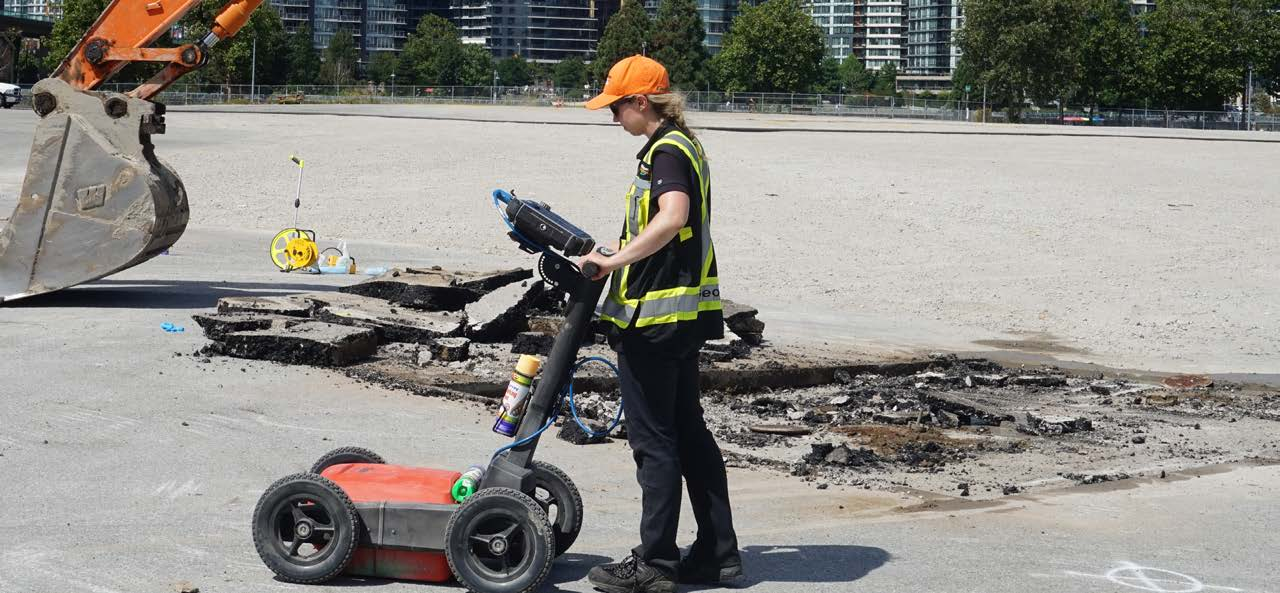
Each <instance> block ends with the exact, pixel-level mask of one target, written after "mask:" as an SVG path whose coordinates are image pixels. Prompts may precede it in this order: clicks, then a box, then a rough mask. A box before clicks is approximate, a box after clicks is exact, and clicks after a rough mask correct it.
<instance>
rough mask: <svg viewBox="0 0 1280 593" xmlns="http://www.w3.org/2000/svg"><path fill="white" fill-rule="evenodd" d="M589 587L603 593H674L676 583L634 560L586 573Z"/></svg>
mask: <svg viewBox="0 0 1280 593" xmlns="http://www.w3.org/2000/svg"><path fill="white" fill-rule="evenodd" d="M587 580H588V581H591V585H592V586H593V587H595V588H597V589H599V590H601V591H604V592H605V593H675V590H676V582H675V580H674V579H672V578H671V577H670V576H668V575H667V574H666V573H664V572H662V571H661V570H658V569H656V568H654V567H652V566H649V565H648V564H645V563H644V562H641V561H640V559H639V558H636V556H635V554H632V555H630V556H627V558H626V560H623V561H622V562H618V563H616V564H601V565H599V566H596V567H594V568H592V569H591V571H590V572H588V573H587Z"/></svg>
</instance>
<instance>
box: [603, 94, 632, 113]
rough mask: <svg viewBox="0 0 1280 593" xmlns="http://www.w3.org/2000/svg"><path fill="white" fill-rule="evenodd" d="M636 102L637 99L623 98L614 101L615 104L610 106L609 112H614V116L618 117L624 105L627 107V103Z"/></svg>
mask: <svg viewBox="0 0 1280 593" xmlns="http://www.w3.org/2000/svg"><path fill="white" fill-rule="evenodd" d="M635 100H636V98H635V97H623V98H621V99H618V100H617V101H614V102H613V103H610V104H609V111H612V112H613V115H614V116H615V117H616V116H617V115H618V108H619V107H622V106H623V105H626V104H627V103H630V102H632V101H635Z"/></svg>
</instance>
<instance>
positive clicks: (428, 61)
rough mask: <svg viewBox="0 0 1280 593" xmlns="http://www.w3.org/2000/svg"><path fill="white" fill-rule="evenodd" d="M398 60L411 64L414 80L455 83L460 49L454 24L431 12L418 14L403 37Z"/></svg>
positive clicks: (461, 55) (459, 73)
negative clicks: (406, 38) (418, 17)
mask: <svg viewBox="0 0 1280 593" xmlns="http://www.w3.org/2000/svg"><path fill="white" fill-rule="evenodd" d="M400 61H401V62H404V63H408V64H410V65H411V66H412V67H411V69H410V70H411V73H412V76H411V78H412V79H413V80H414V82H417V83H418V84H440V85H453V84H459V83H460V82H461V80H462V71H463V62H464V53H463V47H462V39H461V38H460V37H459V36H458V28H457V27H455V26H453V23H450V22H449V21H448V20H446V19H444V18H442V17H440V16H437V15H434V14H429V15H426V16H424V17H422V20H420V21H418V29H417V30H416V31H414V32H413V33H412V34H410V35H409V39H408V40H407V41H405V44H404V51H403V52H401V54H400ZM406 82H408V81H406Z"/></svg>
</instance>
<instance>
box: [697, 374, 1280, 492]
mask: <svg viewBox="0 0 1280 593" xmlns="http://www.w3.org/2000/svg"><path fill="white" fill-rule="evenodd" d="M836 379H837V380H836V382H834V383H832V384H829V385H823V386H817V387H808V388H798V389H778V390H766V391H764V392H756V393H726V392H716V393H708V394H705V395H704V407H705V408H706V410H707V417H708V422H709V425H710V426H711V428H712V430H713V432H715V433H716V435H717V437H718V438H719V440H720V441H721V443H722V444H724V448H725V455H726V459H727V462H728V463H729V464H730V465H731V466H737V467H753V468H757V467H767V468H772V469H775V470H778V471H782V472H787V473H789V474H791V475H794V476H798V477H800V478H801V479H803V480H805V481H808V482H812V483H813V484H815V485H816V486H817V487H818V488H823V489H825V488H828V487H830V485H832V484H839V485H848V486H861V487H864V488H873V487H875V488H884V487H891V488H892V487H903V488H908V489H917V490H925V491H931V492H938V493H947V494H949V495H955V496H964V497H968V496H975V497H978V496H1004V495H1012V494H1019V493H1022V492H1025V491H1027V490H1030V489H1036V488H1041V487H1052V486H1061V485H1070V484H1099V483H1104V482H1113V481H1117V480H1127V479H1130V478H1135V477H1145V476H1146V474H1147V473H1149V472H1148V470H1150V469H1151V468H1152V467H1169V468H1177V467H1193V466H1201V465H1206V464H1211V463H1215V462H1223V461H1230V460H1239V459H1245V458H1253V457H1268V458H1272V457H1280V450H1277V448H1276V447H1275V444H1274V443H1273V442H1272V444H1270V445H1268V442H1269V441H1273V439H1270V438H1269V437H1268V436H1267V434H1268V431H1270V430H1274V428H1273V425H1271V424H1270V422H1261V423H1258V421H1265V420H1271V421H1274V420H1276V419H1280V393H1276V392H1274V391H1271V392H1266V391H1263V392H1252V393H1246V392H1247V391H1248V390H1247V389H1242V388H1241V387H1240V386H1234V385H1218V386H1214V385H1213V384H1212V383H1211V382H1210V383H1205V382H1203V381H1200V382H1197V383H1196V384H1195V385H1183V384H1179V383H1178V382H1177V381H1176V380H1175V381H1168V380H1166V381H1167V383H1162V382H1155V383H1146V382H1137V381H1130V380H1126V379H1116V378H1112V379H1105V378H1102V377H1100V376H1093V377H1081V376H1073V375H1069V374H1067V373H1064V372H1062V371H1060V370H1058V369H1055V368H1052V367H1044V368H1034V369H1012V368H1006V367H1002V366H1001V365H999V364H996V363H993V362H991V361H987V360H974V359H960V358H957V357H955V356H936V357H935V358H934V360H933V363H932V364H931V365H930V366H929V367H928V368H925V369H924V370H920V371H917V372H911V373H905V374H898V375H882V374H873V373H865V374H858V375H851V374H849V373H843V372H837V373H836ZM1246 416H1247V417H1249V418H1250V420H1251V421H1253V422H1255V423H1258V424H1260V426H1261V427H1262V430H1257V431H1254V432H1252V433H1250V434H1249V435H1247V436H1245V437H1243V440H1244V441H1246V442H1247V447H1246V448H1242V443H1241V442H1240V440H1241V439H1240V438H1239V437H1231V436H1228V435H1226V434H1224V433H1222V432H1217V431H1216V430H1215V431H1214V432H1212V433H1211V432H1207V431H1204V430H1202V428H1203V427H1204V426H1202V425H1208V424H1209V423H1214V424H1218V425H1222V424H1231V423H1235V422H1237V421H1238V420H1240V419H1241V418H1242V417H1246ZM1215 428H1217V427H1215ZM1224 428H1225V427H1224ZM1154 473H1159V474H1161V476H1163V473H1164V472H1163V471H1159V472H1154Z"/></svg>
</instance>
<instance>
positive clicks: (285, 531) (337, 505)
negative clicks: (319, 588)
mask: <svg viewBox="0 0 1280 593" xmlns="http://www.w3.org/2000/svg"><path fill="white" fill-rule="evenodd" d="M359 526H360V519H359V515H358V514H356V507H355V505H354V504H352V502H351V499H350V498H348V497H347V493H346V492H343V491H342V488H340V487H339V486H338V485H337V484H335V483H333V482H332V481H330V480H329V479H327V478H324V477H322V476H319V475H316V474H310V473H306V474H293V475H291V476H285V477H283V478H280V479H279V480H277V481H276V483H274V484H272V485H271V487H270V488H267V491H266V492H264V493H263V494H262V498H260V499H258V506H257V507H255V508H254V509H253V545H254V547H255V548H257V549H258V556H260V557H262V561H263V562H264V563H265V564H266V565H267V568H270V569H271V571H272V572H274V573H276V575H278V576H279V577H280V578H281V579H282V580H285V581H289V582H291V583H303V584H315V583H323V582H325V581H327V580H329V579H332V578H333V577H336V576H338V575H339V574H341V573H342V571H343V570H345V569H346V568H347V564H349V563H350V562H351V555H352V553H354V552H355V549H356V545H357V544H358V542H359V531H360V527H359Z"/></svg>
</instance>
